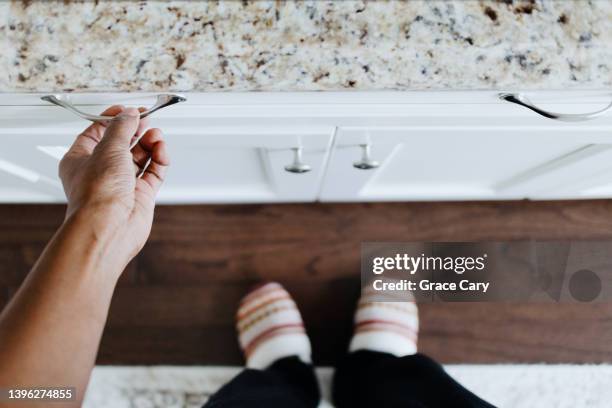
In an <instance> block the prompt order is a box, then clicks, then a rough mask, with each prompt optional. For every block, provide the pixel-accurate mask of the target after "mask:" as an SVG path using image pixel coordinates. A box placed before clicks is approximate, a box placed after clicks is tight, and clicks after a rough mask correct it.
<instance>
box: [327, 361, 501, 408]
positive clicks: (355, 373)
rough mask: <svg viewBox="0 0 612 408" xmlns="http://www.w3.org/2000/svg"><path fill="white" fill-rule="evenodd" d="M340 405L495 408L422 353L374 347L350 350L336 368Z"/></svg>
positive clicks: (335, 391)
mask: <svg viewBox="0 0 612 408" xmlns="http://www.w3.org/2000/svg"><path fill="white" fill-rule="evenodd" d="M333 397H334V403H335V406H336V407H337V408H355V407H376V408H400V407H401V408H449V407H451V408H492V407H493V405H491V404H489V403H487V402H485V401H483V400H482V399H480V398H479V397H477V396H476V395H474V394H473V393H471V392H470V391H468V390H467V389H465V388H464V387H463V386H461V384H459V383H458V382H457V381H455V380H454V379H452V378H451V377H450V376H449V375H448V374H447V373H446V371H444V369H443V368H442V366H441V365H440V364H438V363H436V362H435V361H434V360H432V359H430V358H429V357H427V356H424V355H422V354H415V355H412V356H406V357H395V356H393V355H391V354H387V353H379V352H375V351H365V350H363V351H357V352H354V353H351V354H349V355H348V356H347V357H346V358H345V359H344V360H343V361H342V362H341V363H340V365H339V366H338V368H337V369H336V374H335V376H334V384H333Z"/></svg>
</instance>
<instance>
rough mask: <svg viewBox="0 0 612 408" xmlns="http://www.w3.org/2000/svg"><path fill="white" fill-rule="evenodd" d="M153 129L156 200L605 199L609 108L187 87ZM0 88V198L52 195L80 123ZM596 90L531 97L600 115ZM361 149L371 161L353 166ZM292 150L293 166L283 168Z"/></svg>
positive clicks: (130, 101)
mask: <svg viewBox="0 0 612 408" xmlns="http://www.w3.org/2000/svg"><path fill="white" fill-rule="evenodd" d="M186 96H187V98H188V101H187V102H186V103H182V104H178V105H174V106H171V107H168V108H165V109H162V110H160V111H158V112H155V114H154V115H153V116H152V117H151V125H152V126H155V127H159V128H161V129H162V130H163V131H164V133H165V134H166V139H167V144H168V148H169V150H170V156H171V161H172V164H171V167H170V170H169V174H168V177H167V180H166V183H165V184H164V186H163V188H162V190H161V192H160V195H159V201H160V202H163V203H260V202H312V201H317V200H318V201H413V200H490V199H494V200H497V199H524V198H529V199H578V198H599V197H602V198H612V116H610V115H609V116H602V117H598V118H596V119H594V120H591V121H588V122H575V123H566V122H559V121H556V120H551V119H547V118H544V117H542V116H540V115H538V114H537V113H536V112H533V111H530V110H528V109H525V108H524V107H521V106H517V105H514V104H511V103H509V102H506V101H502V100H500V99H499V94H498V93H497V92H492V91H474V92H415V93H410V92H347V93H327V92H324V93H244V94H240V93H225V94H214V93H213V94H208V93H206V94H202V93H200V94H197V93H192V94H187V95H186ZM39 98H40V95H38V94H13V95H8V94H4V95H0V139H1V140H2V143H1V144H0V202H56V201H63V200H64V196H63V192H62V190H61V186H60V184H59V181H58V179H57V163H58V160H59V158H60V157H61V156H62V154H63V152H64V151H65V149H66V147H67V146H69V145H70V143H72V140H73V138H74V137H75V135H76V134H77V133H78V132H79V131H81V130H82V129H83V128H84V127H86V126H87V125H88V124H89V123H88V122H86V121H85V120H83V119H81V118H78V117H77V116H75V115H74V114H72V113H70V112H68V111H66V110H64V109H61V108H59V107H56V106H52V105H50V104H48V103H46V102H42V101H40V99H39ZM610 98H611V95H610V94H609V93H608V92H598V91H589V92H583V91H571V92H538V93H536V95H534V99H536V100H537V102H538V105H541V106H542V107H543V108H544V109H549V110H552V111H561V112H567V113H576V112H584V111H592V110H597V109H600V108H601V107H602V106H605V105H606V104H607V103H609V100H610ZM73 99H74V103H75V104H76V105H78V106H79V108H80V109H82V110H86V111H88V112H90V113H99V112H100V111H102V110H103V109H104V108H105V107H107V106H109V105H112V104H116V103H121V104H124V105H131V106H143V105H144V106H147V105H150V104H152V102H153V101H154V100H155V95H151V94H79V95H74V96H73ZM364 146H367V147H368V149H369V154H370V160H371V162H370V163H369V166H358V167H374V166H373V165H374V164H375V163H374V161H377V162H379V164H380V165H379V166H378V167H377V168H371V169H366V170H364V169H361V168H356V167H355V166H354V164H355V162H358V161H363V158H362V154H363V151H364ZM296 148H300V151H301V154H302V157H301V160H302V161H303V163H304V164H306V165H308V166H309V167H310V169H311V171H309V172H304V173H301V174H297V173H291V172H287V171H286V170H285V168H286V166H287V165H289V164H290V163H291V162H292V160H293V158H294V150H293V149H296Z"/></svg>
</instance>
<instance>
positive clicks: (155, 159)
mask: <svg viewBox="0 0 612 408" xmlns="http://www.w3.org/2000/svg"><path fill="white" fill-rule="evenodd" d="M136 147H138V149H139V154H144V155H145V156H141V157H140V159H139V161H140V162H141V163H142V165H143V166H144V165H145V164H146V162H147V161H148V160H149V159H150V162H149V165H148V166H147V167H146V168H145V169H144V172H143V173H142V175H141V178H140V179H141V180H142V181H143V182H144V183H146V184H148V185H149V186H150V187H151V189H152V190H153V192H154V193H155V194H157V192H158V191H159V188H160V187H161V185H162V184H163V182H164V178H165V176H166V170H167V167H168V165H169V164H170V158H169V156H168V152H167V150H166V143H165V142H164V140H163V134H162V132H161V130H159V129H149V130H147V131H146V132H145V134H144V135H143V136H142V138H141V139H140V141H139V142H138V145H137V146H136ZM134 150H136V148H135V149H134ZM135 161H137V159H136V158H135ZM143 161H144V162H143Z"/></svg>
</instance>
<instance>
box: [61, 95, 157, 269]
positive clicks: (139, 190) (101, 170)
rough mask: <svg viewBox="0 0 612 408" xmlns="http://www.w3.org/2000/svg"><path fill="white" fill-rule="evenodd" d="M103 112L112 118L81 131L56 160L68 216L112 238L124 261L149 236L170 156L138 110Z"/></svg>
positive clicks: (97, 232) (105, 236) (109, 110)
mask: <svg viewBox="0 0 612 408" xmlns="http://www.w3.org/2000/svg"><path fill="white" fill-rule="evenodd" d="M103 115H108V116H114V119H113V120H112V121H111V122H110V123H108V124H107V125H106V126H105V125H103V124H100V123H95V124H93V125H91V126H89V127H88V128H87V129H85V130H84V131H83V132H82V133H81V134H80V135H79V136H78V137H77V138H76V140H75V142H74V144H73V145H72V147H71V148H70V150H69V151H68V152H67V153H66V155H65V156H64V158H63V159H62V161H61V162H60V169H59V174H60V178H61V179H62V183H63V185H64V191H65V192H66V196H67V198H68V210H67V213H66V218H67V219H69V218H75V217H76V218H80V219H81V222H87V223H89V224H90V225H91V226H92V227H93V229H94V233H95V234H96V236H98V237H99V238H101V239H104V238H108V239H109V240H112V241H114V242H112V243H106V244H108V245H111V247H112V248H114V249H115V250H116V251H115V253H116V254H117V255H119V256H121V257H123V258H125V259H122V261H123V262H124V263H126V264H127V262H129V260H130V259H131V258H132V257H133V256H135V255H136V254H137V253H138V251H140V249H142V247H143V246H144V243H145V242H146V240H147V237H148V236H149V233H150V230H151V224H152V221H153V210H154V207H155V197H156V195H157V192H158V191H159V188H160V187H161V184H162V182H163V179H164V175H165V173H166V167H167V166H168V164H169V160H168V155H167V153H166V147H165V144H164V141H163V136H162V132H161V131H160V130H159V129H148V130H146V128H147V125H148V122H147V120H146V119H143V120H140V119H139V111H138V110H137V109H134V108H128V109H124V108H123V107H121V106H113V107H111V108H109V109H107V110H106V111H105V112H103ZM145 130H146V131H145ZM137 140H138V142H137V143H136V145H135V146H134V148H133V149H131V150H130V146H131V145H132V144H133V143H135V142H136V141H137ZM143 169H144V171H143Z"/></svg>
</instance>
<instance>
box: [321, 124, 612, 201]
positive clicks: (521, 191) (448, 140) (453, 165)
mask: <svg viewBox="0 0 612 408" xmlns="http://www.w3.org/2000/svg"><path fill="white" fill-rule="evenodd" d="M611 129H612V128H611ZM611 138H612V133H611V132H610V130H608V129H599V128H595V129H588V128H587V129H585V128H576V127H551V128H546V129H542V128H537V127H527V128H524V127H521V128H515V127H514V126H512V125H510V124H507V125H504V126H503V127H499V128H488V129H487V128H482V127H466V128H459V127H457V128H435V127H432V128H430V129H423V128H420V127H416V128H415V127H402V128H387V129H385V128H342V129H339V130H338V132H337V135H336V139H335V143H334V150H333V152H332V155H331V157H330V163H329V164H328V170H327V173H326V177H325V180H324V185H323V188H322V190H321V197H320V198H321V200H324V201H415V200H433V201H436V200H488V199H494V200H498V199H524V198H531V199H541V198H578V197H588V196H596V195H597V194H600V195H601V196H608V197H612V145H610V144H607V143H604V142H606V141H607V139H611ZM364 145H368V146H369V147H370V150H371V159H372V160H374V161H376V162H378V163H380V166H379V167H378V168H373V169H369V170H362V169H358V168H355V166H354V162H355V161H359V159H360V156H361V154H362V149H363V146H364ZM596 175H598V176H600V177H601V180H596V179H595V178H593V177H594V176H596ZM606 180H607V181H606ZM602 181H604V182H605V183H606V184H607V185H606V187H604V188H603V189H602V188H599V189H597V187H598V183H601V182H602ZM589 189H590V190H589Z"/></svg>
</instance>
